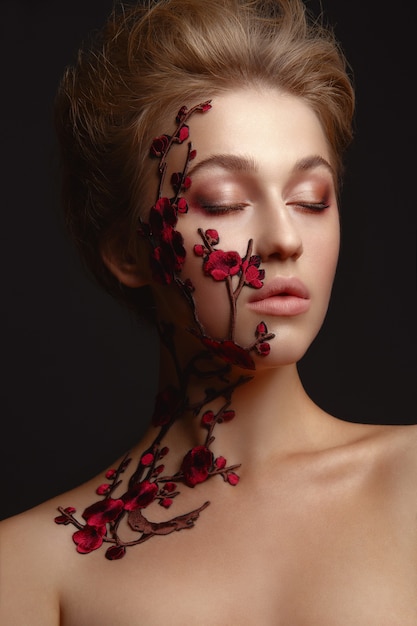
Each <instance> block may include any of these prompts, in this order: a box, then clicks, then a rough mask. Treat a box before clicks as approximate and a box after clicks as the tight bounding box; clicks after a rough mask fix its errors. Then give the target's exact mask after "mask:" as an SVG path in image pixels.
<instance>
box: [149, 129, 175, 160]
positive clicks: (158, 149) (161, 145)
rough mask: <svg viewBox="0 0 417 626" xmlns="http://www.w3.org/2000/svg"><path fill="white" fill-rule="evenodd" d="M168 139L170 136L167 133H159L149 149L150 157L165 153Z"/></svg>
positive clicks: (160, 155)
mask: <svg viewBox="0 0 417 626" xmlns="http://www.w3.org/2000/svg"><path fill="white" fill-rule="evenodd" d="M170 141H171V137H170V136H169V135H160V137H155V139H154V140H153V142H152V145H151V148H150V150H149V154H150V155H151V156H152V157H157V158H160V157H162V156H163V155H164V154H165V152H166V150H167V148H168V146H169V142H170Z"/></svg>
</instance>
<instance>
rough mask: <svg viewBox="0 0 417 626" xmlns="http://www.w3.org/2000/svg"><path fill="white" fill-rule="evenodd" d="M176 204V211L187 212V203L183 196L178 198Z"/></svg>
mask: <svg viewBox="0 0 417 626" xmlns="http://www.w3.org/2000/svg"><path fill="white" fill-rule="evenodd" d="M176 206H177V210H178V213H187V211H188V204H187V201H186V199H185V198H178V200H177V205H176Z"/></svg>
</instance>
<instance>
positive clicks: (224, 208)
mask: <svg viewBox="0 0 417 626" xmlns="http://www.w3.org/2000/svg"><path fill="white" fill-rule="evenodd" d="M247 206H248V205H247V204H245V203H238V204H203V203H200V207H201V208H202V209H203V211H205V212H206V213H209V214H210V215H224V214H225V213H233V212H235V211H243V209H244V208H245V207H247Z"/></svg>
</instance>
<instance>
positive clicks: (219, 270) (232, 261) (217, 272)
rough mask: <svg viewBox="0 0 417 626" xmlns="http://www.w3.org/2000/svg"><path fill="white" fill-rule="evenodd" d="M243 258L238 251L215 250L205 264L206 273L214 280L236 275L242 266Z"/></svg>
mask: <svg viewBox="0 0 417 626" xmlns="http://www.w3.org/2000/svg"><path fill="white" fill-rule="evenodd" d="M241 265H242V259H241V258H240V254H239V253H238V252H233V251H229V252H223V250H213V252H210V254H209V255H208V257H207V258H206V259H205V261H204V264H203V269H204V273H205V274H206V275H207V276H211V277H212V278H213V279H214V280H225V279H226V278H227V277H228V276H234V275H235V274H237V273H238V272H239V270H240V268H241Z"/></svg>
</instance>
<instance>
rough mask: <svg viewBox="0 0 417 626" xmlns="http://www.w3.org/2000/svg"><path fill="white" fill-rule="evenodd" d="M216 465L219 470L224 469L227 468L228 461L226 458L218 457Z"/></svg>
mask: <svg viewBox="0 0 417 626" xmlns="http://www.w3.org/2000/svg"><path fill="white" fill-rule="evenodd" d="M214 463H215V465H216V467H217V469H223V468H224V467H226V459H225V458H224V456H218V457H217V459H216V460H215V462H214Z"/></svg>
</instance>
